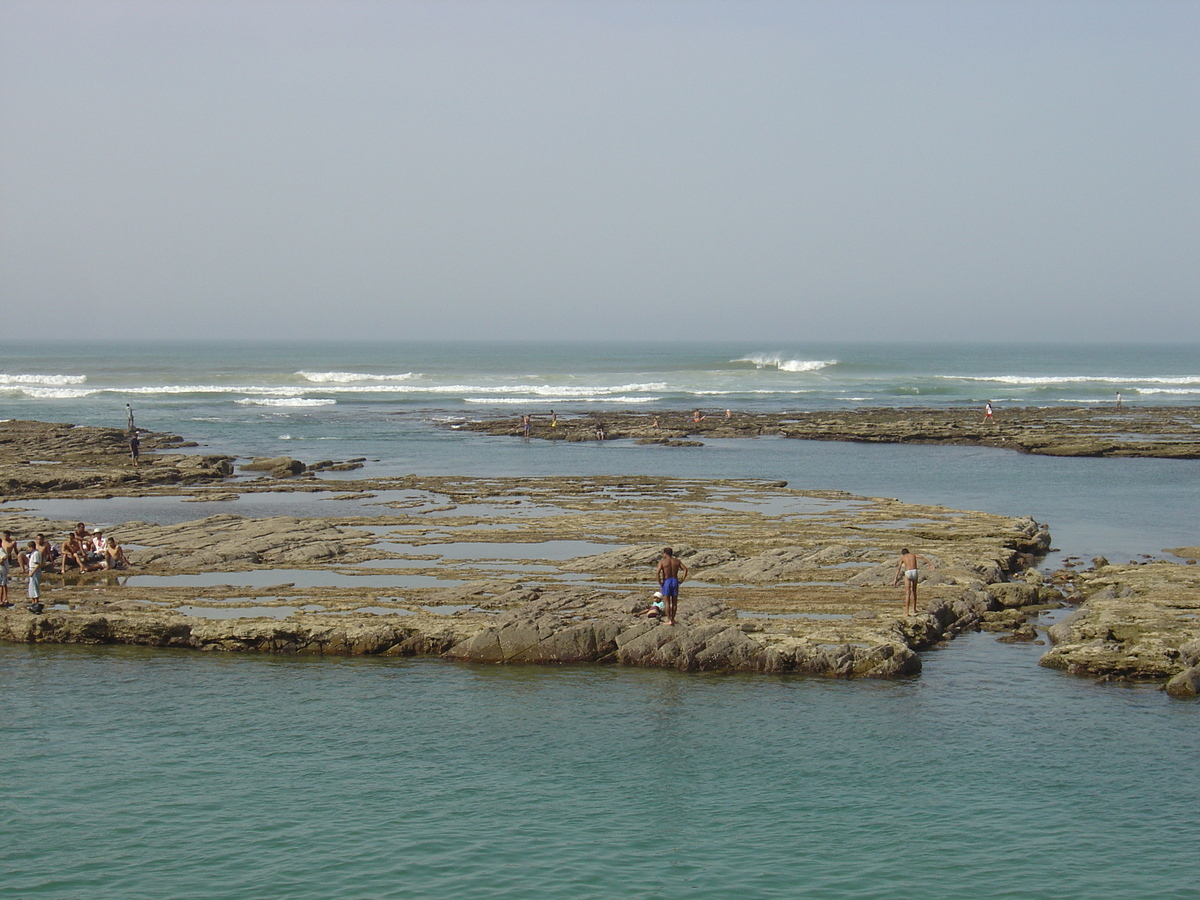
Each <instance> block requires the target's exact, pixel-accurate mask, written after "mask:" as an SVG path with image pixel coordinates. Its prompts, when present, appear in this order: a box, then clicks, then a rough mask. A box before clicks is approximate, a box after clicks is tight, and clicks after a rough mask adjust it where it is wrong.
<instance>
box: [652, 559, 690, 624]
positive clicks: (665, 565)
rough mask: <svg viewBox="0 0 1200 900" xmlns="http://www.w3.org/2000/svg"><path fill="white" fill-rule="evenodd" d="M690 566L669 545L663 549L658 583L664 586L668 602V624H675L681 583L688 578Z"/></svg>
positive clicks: (664, 595) (665, 598)
mask: <svg viewBox="0 0 1200 900" xmlns="http://www.w3.org/2000/svg"><path fill="white" fill-rule="evenodd" d="M687 576H688V567H687V566H685V565H684V564H683V562H682V560H680V559H679V557H678V556H676V555H675V552H674V551H673V550H672V549H671V548H670V547H667V548H665V549H664V550H663V555H662V559H660V560H659V561H658V583H659V585H661V587H662V595H663V600H664V601H665V602H666V605H667V609H666V613H667V624H668V625H674V624H675V607H676V606H678V604H679V584H680V582H682V581H684V580H686V579H687Z"/></svg>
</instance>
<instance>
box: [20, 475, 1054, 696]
mask: <svg viewBox="0 0 1200 900" xmlns="http://www.w3.org/2000/svg"><path fill="white" fill-rule="evenodd" d="M387 487H388V488H389V491H388V493H387V494H386V495H385V497H386V498H387V499H384V497H380V498H379V499H378V500H376V499H375V497H376V495H375V493H374V491H375V490H378V489H380V488H381V482H379V481H372V482H370V485H369V488H370V489H368V484H366V483H363V484H359V483H356V482H346V481H337V482H330V483H328V484H324V485H323V484H321V483H319V482H315V481H314V482H313V483H310V484H309V485H308V486H307V487H306V490H314V491H318V490H322V489H325V490H328V492H329V493H328V495H327V500H328V502H329V503H330V504H331V515H329V516H325V517H320V518H301V517H292V516H275V517H271V518H247V517H243V516H239V515H237V514H236V513H234V512H230V513H228V514H222V515H216V516H210V517H207V518H204V519H199V520H194V521H189V522H183V523H180V524H176V525H156V524H153V523H147V522H129V523H125V524H123V525H121V526H119V527H118V528H113V529H110V530H111V531H114V532H119V535H120V538H121V540H122V541H123V542H124V543H125V544H126V546H133V547H136V548H137V549H136V550H135V551H134V562H135V564H136V565H137V568H136V569H135V570H133V571H132V572H121V573H95V574H90V575H78V574H74V575H71V574H68V575H67V576H57V575H51V576H47V578H46V582H45V583H44V585H45V590H44V599H45V602H46V603H47V605H48V607H49V609H47V611H46V612H45V613H44V614H43V615H39V616H34V615H32V614H30V613H29V612H27V611H23V610H22V609H21V608H19V607H18V608H16V609H13V610H8V611H5V612H0V639H5V640H9V641H22V642H28V641H61V642H80V643H128V644H141V645H147V646H158V647H189V648H196V649H207V650H225V651H239V650H247V651H267V652H296V653H362V654H384V655H393V656H396V655H401V656H409V655H443V656H446V657H448V658H450V659H457V660H468V661H476V662H488V663H554V664H569V663H601V664H605V663H611V664H618V665H629V666H659V667H672V668H678V669H683V670H689V671H691V670H719V671H745V672H781V673H782V672H798V673H806V674H813V675H825V676H832V677H877V678H883V677H900V676H906V675H912V674H915V673H916V672H917V671H919V668H920V659H919V657H918V656H917V652H918V651H919V650H921V649H924V648H926V647H929V646H932V645H933V644H935V643H937V642H938V641H941V640H944V639H946V638H948V637H953V636H954V635H955V634H959V633H961V632H963V631H966V630H968V629H973V628H977V627H984V628H992V629H1004V630H1010V631H1014V629H1018V628H1019V627H1020V626H1021V625H1022V623H1023V622H1024V620H1025V618H1026V616H1027V615H1028V613H1029V612H1030V611H1031V610H1034V609H1038V608H1042V607H1044V606H1045V605H1047V604H1051V605H1052V604H1054V603H1055V602H1056V598H1057V597H1058V592H1057V590H1055V589H1053V588H1049V587H1047V586H1045V585H1043V583H1042V578H1041V575H1040V574H1039V573H1037V572H1036V570H1034V569H1032V568H1030V566H1031V563H1032V562H1033V560H1034V559H1035V557H1036V556H1037V555H1038V554H1040V553H1043V552H1044V551H1045V550H1046V548H1047V547H1048V546H1049V535H1048V533H1047V532H1046V531H1045V530H1044V529H1043V528H1041V527H1040V526H1039V525H1038V523H1036V522H1035V521H1034V520H1032V519H1028V518H1026V519H1011V518H1006V517H1001V516H993V515H989V514H984V513H965V512H960V511H956V510H950V509H945V508H942V507H929V506H916V505H912V504H906V503H901V502H899V501H895V500H888V499H880V498H863V497H854V496H851V495H848V494H844V493H841V492H829V491H797V490H792V489H790V488H788V487H786V486H785V485H782V484H780V483H771V482H761V481H739V480H698V479H670V478H653V477H624V478H538V479H521V478H453V477H429V478H418V477H415V476H410V477H407V478H403V479H395V480H394V481H393V482H392V483H390V484H389V485H387ZM227 491H228V486H222V487H220V488H217V487H213V488H203V487H196V488H194V489H193V491H192V499H201V498H203V497H204V496H206V495H209V494H210V493H211V495H212V496H222V497H223V496H225V495H226V493H227ZM339 505H341V506H342V507H343V508H344V509H345V513H344V514H342V515H336V514H335V513H336V510H337V508H338V506H339ZM372 507H374V508H373V509H372ZM233 508H236V506H235V507H233ZM367 510H371V511H370V512H368V511H367ZM7 521H8V522H9V524H10V525H11V526H12V527H14V529H15V530H17V531H18V533H23V534H28V533H32V532H36V531H41V530H44V531H47V532H48V533H56V532H60V531H61V530H65V529H64V528H63V526H64V525H66V524H67V523H49V522H46V521H45V520H42V519H39V518H38V517H36V516H34V515H29V514H24V515H22V514H19V513H15V512H14V513H13V514H12V515H11V516H10V517H9V519H8V520H7ZM665 544H671V545H673V546H674V547H675V548H676V550H677V551H678V553H679V554H680V555H681V557H682V558H683V560H684V561H685V563H686V564H687V565H688V566H689V568H690V569H691V570H692V576H691V578H690V579H689V580H688V581H687V582H686V583H685V584H684V589H683V592H682V598H681V601H680V622H679V624H678V625H675V626H667V625H659V624H651V623H650V622H648V621H647V620H646V619H644V618H641V617H639V616H637V615H636V613H637V612H638V611H642V610H644V609H645V608H646V606H647V604H648V601H649V597H650V593H651V592H652V591H653V589H654V587H655V582H654V578H653V571H654V564H655V562H656V559H657V557H658V554H659V551H660V550H661V548H662V547H663V546H664V545H665ZM464 545H466V546H469V547H470V551H469V552H464V551H463V547H464ZM901 547H912V548H916V549H917V550H918V551H919V552H921V553H922V554H923V555H925V556H926V557H928V558H929V559H931V560H932V561H933V562H934V564H935V565H936V566H937V569H936V570H935V571H934V572H933V573H932V575H931V577H928V578H927V579H926V580H925V581H924V582H923V583H922V585H921V598H922V603H923V609H924V612H923V613H922V614H921V615H918V616H914V617H907V618H906V617H904V616H903V615H901V614H900V613H901V612H902V608H903V599H902V589H900V588H897V587H894V586H893V585H892V580H893V576H894V571H895V561H896V558H897V555H898V553H899V551H900V548H901ZM492 548H495V549H494V550H493V549H492ZM526 548H527V549H526ZM564 551H566V552H564ZM578 553H583V554H584V555H582V556H580V555H575V554H578ZM567 556H569V558H566V557H567ZM218 572H219V573H221V575H220V577H219V578H213V577H211V576H212V575H213V573H218ZM261 572H266V573H269V574H268V575H267V578H268V579H270V581H267V582H266V583H267V585H268V586H266V587H263V586H261V585H263V584H264V579H263V578H261V577H255V575H254V573H261ZM309 573H311V575H310V574H309ZM196 576H202V578H203V583H204V584H207V585H209V586H208V587H202V588H201V587H189V586H188V585H189V584H194V583H198V582H196V580H195V577H196ZM276 576H277V578H276ZM367 576H369V577H367ZM189 578H190V579H192V580H191V581H189ZM322 578H324V579H325V580H322ZM330 579H332V580H330ZM1013 579H1016V580H1013ZM306 582H310V583H311V584H316V585H324V586H315V587H314V586H311V584H310V585H309V586H306ZM251 585H260V586H259V587H253V586H251ZM20 587H21V586H20V584H17V585H15V586H14V588H13V591H14V594H15V595H16V596H17V597H19V591H20ZM213 617H216V618H213ZM1016 633H1017V632H1016V631H1014V634H1016Z"/></svg>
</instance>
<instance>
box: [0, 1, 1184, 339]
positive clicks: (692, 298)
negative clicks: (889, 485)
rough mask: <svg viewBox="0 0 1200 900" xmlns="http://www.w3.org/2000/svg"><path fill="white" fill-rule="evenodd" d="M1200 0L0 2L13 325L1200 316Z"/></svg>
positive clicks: (1055, 330)
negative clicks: (1001, 0) (990, 0)
mask: <svg viewBox="0 0 1200 900" xmlns="http://www.w3.org/2000/svg"><path fill="white" fill-rule="evenodd" d="M1197 47H1200V3H1195V2H1191V0H1130V2H1116V3H1114V2H1105V0H1086V2H1055V0H1036V2H1022V0H1004V2H988V0H973V2H962V0H953V2H916V0H886V2H870V0H837V2H822V0H797V2H786V0H776V2H770V0H758V2H755V0H731V2H704V0H687V2H671V0H635V2H617V0H612V2H605V0H553V2H506V0H494V2H471V0H444V2H406V0H286V2H283V0H280V2H275V0H233V2H224V0H205V2H189V0H171V2H163V0H145V2H139V0H129V2H116V0H82V2H60V0H0V306H2V307H3V309H4V313H5V314H4V320H3V326H2V328H3V333H4V334H5V336H6V337H7V338H8V339H9V340H13V339H22V338H25V339H29V338H33V337H87V336H94V337H100V338H116V337H127V338H148V339H163V338H226V337H236V338H244V339H264V338H281V339H297V338H336V339H354V338H370V339H381V338H382V339H389V338H395V339H404V340H410V339H447V338H470V339H489V338H502V339H529V340H588V339H605V340H620V341H633V340H656V339H679V340H721V339H734V340H763V339H770V340H772V341H774V342H776V343H778V342H781V341H792V342H801V341H804V342H808V341H821V340H829V341H843V340H892V339H897V340H906V341H911V340H930V341H993V340H999V341H1028V340H1039V341H1045V340H1071V341H1117V342H1125V341H1147V342H1156V341H1181V340H1182V341H1196V340H1200V337H1198V335H1200V252H1198V249H1200V52H1197Z"/></svg>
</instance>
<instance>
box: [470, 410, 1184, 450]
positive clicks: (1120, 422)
mask: <svg viewBox="0 0 1200 900" xmlns="http://www.w3.org/2000/svg"><path fill="white" fill-rule="evenodd" d="M596 422H597V420H596V418H595V417H593V416H560V417H559V419H558V425H557V427H555V428H551V427H550V422H549V420H548V419H543V418H540V417H536V416H535V417H534V419H533V426H532V429H531V432H530V436H531V437H533V438H536V439H545V440H565V441H590V440H596ZM453 427H455V428H459V429H462V430H466V431H479V432H484V433H487V434H495V435H513V436H518V435H522V434H523V430H522V428H521V424H520V421H519V420H518V419H488V420H485V421H474V422H471V421H467V422H456V423H454V425H453ZM604 433H605V437H606V439H608V440H613V439H617V438H631V439H634V440H635V441H636V442H637V443H639V444H661V445H664V446H668V447H695V446H700V445H702V444H703V442H704V441H706V440H720V439H722V438H746V437H758V436H760V435H781V436H783V437H789V438H798V439H801V440H810V441H854V442H866V443H890V444H965V445H970V446H983V447H999V448H1002V449H1006V450H1017V451H1020V452H1022V453H1036V454H1040V455H1045V456H1122V457H1129V456H1138V457H1160V458H1166V459H1197V458H1200V408H1197V407H1153V406H1146V407H1126V408H1124V409H1116V408H1114V407H1112V406H1107V407H1083V408H1079V407H1026V408H1010V409H1004V408H998V409H996V414H995V419H994V421H992V422H983V421H982V416H981V413H980V411H979V410H977V409H961V408H951V409H945V408H941V409H927V408H919V407H914V408H903V407H901V408H893V407H887V408H864V409H852V410H823V411H818V412H792V413H747V412H737V413H735V414H734V415H732V416H731V417H730V418H726V417H725V416H724V415H723V414H720V413H718V414H716V415H711V416H706V417H704V418H703V419H701V420H700V421H698V422H697V421H695V420H694V418H693V416H692V415H690V414H686V413H680V412H674V411H665V412H659V413H654V412H637V413H606V414H605V416H604Z"/></svg>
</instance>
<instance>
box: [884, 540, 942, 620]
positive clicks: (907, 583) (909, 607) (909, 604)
mask: <svg viewBox="0 0 1200 900" xmlns="http://www.w3.org/2000/svg"><path fill="white" fill-rule="evenodd" d="M922 559H925V557H923V556H921V555H920V554H918V553H912V552H910V551H909V549H908V548H907V547H905V548H904V549H903V550H901V551H900V561H899V562H898V563H896V577H895V578H893V579H892V587H895V586H896V585H898V584H899V583H900V573H902V572H903V573H904V614H905V615H906V616H915V615H916V614H917V576H918V574H919V573H918V572H917V566H918V562H917V561H918V560H922ZM925 564H926V565H927V566H929V568H930V569H934V568H936V567H935V566H934V564H933V563H931V562H930V561H929V560H927V559H925Z"/></svg>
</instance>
